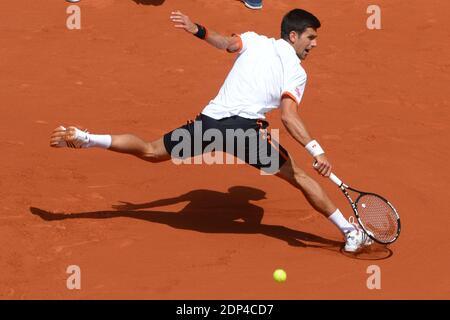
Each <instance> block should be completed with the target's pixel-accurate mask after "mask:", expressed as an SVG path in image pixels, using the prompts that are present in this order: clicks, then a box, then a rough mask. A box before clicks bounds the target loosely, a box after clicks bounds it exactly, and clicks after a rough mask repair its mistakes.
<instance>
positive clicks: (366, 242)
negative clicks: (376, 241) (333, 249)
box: [344, 216, 373, 252]
mask: <svg viewBox="0 0 450 320" xmlns="http://www.w3.org/2000/svg"><path fill="white" fill-rule="evenodd" d="M352 218H353V216H351V217H350V219H349V222H350V223H351V224H352V225H353V226H354V227H355V229H354V230H352V231H350V232H348V233H347V234H346V235H345V247H344V250H345V251H346V252H358V251H360V250H362V249H363V248H364V247H368V246H370V245H372V244H373V240H372V239H371V238H370V237H369V236H368V235H367V233H366V232H364V230H362V229H361V228H360V226H359V225H358V224H357V223H355V222H354V221H355V219H354V218H353V219H352Z"/></svg>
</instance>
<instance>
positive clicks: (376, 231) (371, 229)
mask: <svg viewBox="0 0 450 320" xmlns="http://www.w3.org/2000/svg"><path fill="white" fill-rule="evenodd" d="M330 180H331V181H333V182H334V183H335V184H336V185H337V186H338V187H339V188H340V189H341V191H342V192H343V193H344V195H345V196H346V197H347V200H348V201H349V202H350V205H351V207H352V209H353V212H354V213H355V216H356V219H357V220H358V223H359V225H360V226H361V228H362V229H364V231H365V232H366V233H367V234H368V235H369V237H370V238H372V239H373V240H375V241H376V242H378V243H381V244H390V243H393V242H394V241H396V240H397V239H398V237H399V235H400V216H399V215H398V213H397V210H395V208H394V206H393V205H392V204H391V203H390V202H389V201H388V200H386V199H385V198H383V197H382V196H380V195H378V194H375V193H370V192H363V191H359V190H356V189H354V188H352V187H349V186H348V185H346V184H345V183H343V182H342V180H341V179H339V178H338V177H337V176H336V175H335V174H334V173H331V174H330ZM349 191H352V192H354V193H356V194H357V195H356V196H354V197H353V198H352V197H351V196H350V194H349ZM353 199H356V200H355V201H353Z"/></svg>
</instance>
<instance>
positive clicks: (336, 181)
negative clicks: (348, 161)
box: [313, 161, 343, 187]
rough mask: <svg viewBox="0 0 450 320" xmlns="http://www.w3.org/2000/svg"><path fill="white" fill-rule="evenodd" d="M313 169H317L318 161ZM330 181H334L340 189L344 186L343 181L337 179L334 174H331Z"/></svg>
mask: <svg viewBox="0 0 450 320" xmlns="http://www.w3.org/2000/svg"><path fill="white" fill-rule="evenodd" d="M313 167H314V168H315V167H317V161H314V164H313ZM330 180H331V181H333V182H334V183H335V184H336V185H337V186H338V187H341V186H342V185H343V183H342V180H341V179H339V178H338V177H336V175H335V174H334V173H330Z"/></svg>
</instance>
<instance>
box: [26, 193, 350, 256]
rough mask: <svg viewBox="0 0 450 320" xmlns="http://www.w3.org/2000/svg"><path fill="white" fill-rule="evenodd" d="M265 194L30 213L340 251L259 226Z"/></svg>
mask: <svg viewBox="0 0 450 320" xmlns="http://www.w3.org/2000/svg"><path fill="white" fill-rule="evenodd" d="M265 194H266V193H265V192H264V191H262V190H259V189H255V188H251V187H244V186H235V187H231V188H229V190H228V192H218V191H212V190H195V191H191V192H188V193H186V194H183V195H181V196H179V197H174V198H169V199H161V200H156V201H152V202H148V203H142V204H132V203H127V202H122V204H120V205H116V206H113V208H114V209H115V210H110V211H95V212H81V213H52V212H48V211H44V210H42V209H38V208H34V207H31V208H30V211H31V213H33V214H34V215H38V216H39V217H41V218H42V219H44V220H47V221H51V220H63V219H109V218H116V217H129V218H135V219H142V220H145V221H150V222H154V223H162V224H166V225H168V226H171V227H173V228H176V229H185V230H194V231H198V232H204V233H237V234H262V235H266V236H269V237H273V238H276V239H280V240H283V241H286V242H287V243H288V244H289V245H291V246H298V247H320V248H326V249H331V250H333V251H336V252H338V251H339V248H340V247H341V246H342V242H339V241H335V240H330V239H326V238H323V237H320V236H317V235H314V234H311V233H307V232H303V231H298V230H293V229H290V228H287V227H284V226H279V225H269V224H263V223H261V221H262V218H263V215H264V209H263V208H261V207H259V206H257V205H255V204H253V203H251V202H250V201H258V200H262V199H265ZM181 202H187V205H186V206H185V207H184V208H183V209H181V210H180V211H178V212H167V211H154V210H144V209H151V208H156V207H163V206H168V205H174V204H177V203H181Z"/></svg>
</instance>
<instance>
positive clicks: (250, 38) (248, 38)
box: [234, 31, 259, 53]
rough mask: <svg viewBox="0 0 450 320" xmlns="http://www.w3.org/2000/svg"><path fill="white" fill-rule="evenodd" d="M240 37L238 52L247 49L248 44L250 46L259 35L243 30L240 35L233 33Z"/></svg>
mask: <svg viewBox="0 0 450 320" xmlns="http://www.w3.org/2000/svg"><path fill="white" fill-rule="evenodd" d="M234 36H237V37H239V38H240V40H241V44H240V49H239V51H238V52H239V53H242V52H244V51H245V50H247V49H248V48H249V47H250V46H252V45H253V44H254V43H255V42H256V41H257V39H258V37H259V35H258V34H257V33H255V32H251V31H249V32H244V33H242V34H240V35H234Z"/></svg>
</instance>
